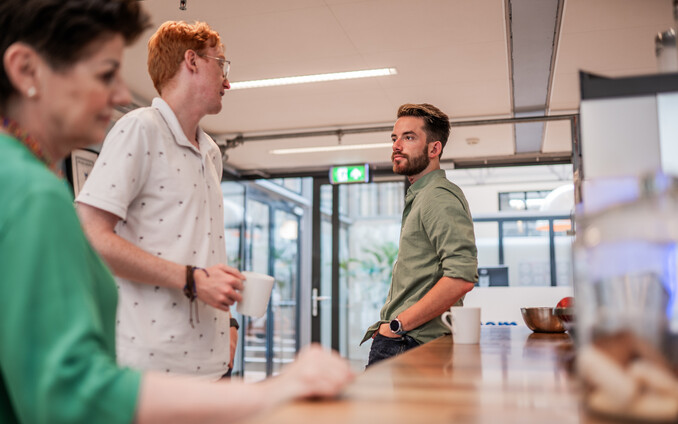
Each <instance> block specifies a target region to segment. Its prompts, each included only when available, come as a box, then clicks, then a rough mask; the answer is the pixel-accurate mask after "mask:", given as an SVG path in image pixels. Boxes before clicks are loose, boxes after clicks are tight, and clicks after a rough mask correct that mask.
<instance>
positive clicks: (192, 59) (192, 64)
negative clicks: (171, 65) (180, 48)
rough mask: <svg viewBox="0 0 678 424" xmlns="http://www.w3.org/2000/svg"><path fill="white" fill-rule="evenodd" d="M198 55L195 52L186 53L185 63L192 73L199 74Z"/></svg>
mask: <svg viewBox="0 0 678 424" xmlns="http://www.w3.org/2000/svg"><path fill="white" fill-rule="evenodd" d="M197 62H198V54H197V53H196V52H195V51H193V50H190V49H189V50H186V51H185V52H184V63H185V65H186V68H187V69H188V70H189V71H190V72H191V73H195V72H198V63H197Z"/></svg>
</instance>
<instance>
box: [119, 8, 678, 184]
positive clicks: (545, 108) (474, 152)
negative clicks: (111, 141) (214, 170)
mask: <svg viewBox="0 0 678 424" xmlns="http://www.w3.org/2000/svg"><path fill="white" fill-rule="evenodd" d="M544 1H546V0H418V1H413V0H224V1H217V0H187V5H188V9H187V10H185V11H182V10H179V0H145V1H143V5H144V7H145V8H146V10H148V11H149V12H150V13H151V15H152V20H153V24H154V26H155V27H157V26H158V25H159V24H161V23H162V22H164V21H166V20H185V21H188V22H192V21H195V20H202V21H206V22H208V23H209V24H210V26H212V28H214V29H215V30H217V31H218V32H219V33H220V35H221V38H222V41H223V42H224V44H225V46H226V56H227V58H228V59H230V60H231V62H232V67H231V74H230V79H231V81H245V80H252V79H262V78H273V77H284V76H294V75H306V74H316V73H329V72H340V71H352V70H360V69H371V68H385V67H393V68H396V69H397V71H398V74H397V75H394V76H387V77H377V78H366V79H359V80H347V81H337V82H322V83H313V84H304V85H293V86H284V87H270V88H255V89H246V90H233V91H229V92H227V93H226V95H225V96H224V99H223V110H222V111H221V113H220V114H218V115H214V116H208V117H205V118H204V119H203V121H202V126H203V128H204V129H205V130H206V131H208V132H209V133H210V134H212V135H213V136H215V139H216V140H217V142H218V143H220V144H225V141H226V140H227V139H233V138H235V137H236V136H237V135H242V136H243V137H244V139H245V142H244V144H242V145H239V146H237V147H235V148H231V149H228V150H227V156H228V158H227V165H228V166H229V167H230V168H233V169H235V170H238V171H240V172H241V173H243V174H247V173H250V172H251V171H253V170H258V171H263V172H270V173H284V172H294V171H298V170H304V169H305V170H312V169H322V168H327V167H328V166H330V165H333V164H347V163H364V162H369V163H371V164H373V165H374V166H377V167H378V166H386V164H387V163H388V162H389V158H390V147H382V148H378V149H371V150H354V151H345V152H343V153H338V152H329V153H306V154H296V155H284V156H282V155H272V154H270V153H269V151H270V150H272V149H280V148H287V147H308V146H319V145H336V144H337V143H338V137H336V136H335V135H329V136H306V135H310V134H309V133H313V132H316V131H320V130H338V129H342V130H347V132H350V130H351V129H355V128H372V127H390V126H391V125H392V124H393V122H394V121H395V113H396V110H397V108H398V106H399V105H400V104H402V103H422V102H427V103H432V104H434V105H436V106H438V107H440V108H441V109H442V110H443V111H445V112H446V113H448V114H449V115H450V117H451V118H452V120H453V121H464V122H465V121H472V120H479V119H493V120H494V119H506V118H514V117H516V114H515V113H514V110H513V107H514V106H513V105H514V99H515V98H516V97H515V95H516V94H525V90H531V89H534V90H541V92H543V93H547V94H545V96H546V98H545V99H544V100H545V101H544V105H542V110H541V112H540V113H539V111H537V112H538V113H536V114H533V115H534V116H538V115H542V116H543V115H544V114H546V115H568V114H574V113H577V112H578V108H579V87H578V81H579V76H578V72H579V70H585V71H588V72H593V73H597V74H602V75H606V76H612V77H617V76H628V75H640V74H649V73H655V72H657V65H656V63H657V61H656V58H655V45H654V44H655V43H654V37H655V35H656V34H657V33H658V32H661V31H665V30H667V29H669V28H670V27H672V26H673V25H674V21H673V14H672V13H673V8H672V1H671V0H561V1H559V0H550V1H551V2H552V3H553V5H554V6H553V7H554V9H553V10H554V11H555V10H556V9H558V10H559V13H558V14H557V15H556V14H555V12H553V11H551V12H549V13H551V14H552V15H556V16H555V18H554V19H553V21H552V23H550V26H549V25H546V26H544V25H541V24H543V22H539V21H538V20H539V19H542V18H540V17H539V15H538V13H540V12H539V11H538V10H536V9H535V7H534V5H537V4H539V5H540V6H541V4H542V3H534V2H544ZM530 2H533V3H532V4H530ZM519 6H520V7H519ZM526 10H527V11H530V12H529V13H535V14H537V15H535V16H534V17H533V16H531V15H530V14H529V13H528V12H526ZM512 13H513V14H514V16H512ZM518 14H520V16H518ZM519 18H520V19H519ZM548 19H551V18H548ZM549 22H550V21H549ZM530 23H539V24H540V26H541V27H546V29H547V30H548V29H549V28H553V30H552V31H551V34H550V35H551V38H552V39H553V40H555V41H551V38H549V40H548V41H547V42H546V43H544V42H543V40H541V37H543V36H542V35H541V34H540V33H537V32H536V31H537V30H536V29H533V28H532V26H531V25H530ZM152 32H153V31H152V30H151V31H149V32H148V33H146V34H144V36H143V37H142V39H141V40H140V41H139V42H138V43H137V44H136V45H134V46H133V47H132V48H130V49H128V51H127V52H126V58H125V64H124V65H123V75H124V77H125V79H126V80H127V82H128V84H129V86H130V88H131V90H132V91H133V93H134V95H135V98H136V99H137V103H138V104H140V105H146V104H149V103H150V100H151V99H152V98H153V97H154V96H155V95H156V93H155V91H154V89H153V86H152V84H151V81H150V78H149V77H148V75H147V73H146V41H147V40H148V38H149V37H150V35H151V34H152ZM512 39H514V40H519V41H513V43H518V42H520V43H521V44H520V45H519V46H518V45H516V46H513V45H512V44H513V43H512V41H511V40H512ZM540 40H541V41H542V42H541V43H539V42H538V41H540ZM544 44H548V46H547V47H548V48H547V49H544V47H543V45H544ZM530 49H532V50H530ZM525 51H527V52H528V53H530V54H532V53H534V52H536V53H538V54H539V55H542V56H541V57H544V55H547V56H546V57H547V59H548V60H547V61H546V63H547V65H549V64H550V66H547V70H546V71H547V74H546V75H547V78H544V81H543V82H539V81H540V80H539V79H538V78H534V81H535V83H534V84H532V85H530V84H529V83H528V84H517V83H516V84H515V87H514V84H513V81H514V76H515V80H516V81H518V80H519V78H518V76H519V75H518V74H516V75H514V71H515V72H520V73H521V74H520V76H521V78H522V80H523V81H524V80H525V76H526V75H527V76H528V80H527V81H528V82H529V81H530V79H529V78H530V76H529V74H524V72H529V71H530V67H531V65H532V63H531V62H530V60H528V59H522V57H530V55H525V54H524V53H521V56H520V58H519V56H518V52H525ZM553 52H555V54H554V55H552V53H553ZM519 59H520V61H521V62H520V63H518V62H519ZM526 70H527V71H526ZM545 84H546V87H545V86H544V85H545ZM516 87H517V88H516ZM514 90H520V92H519V93H514ZM527 94H529V93H527ZM540 128H541V127H540ZM539 131H540V133H541V136H542V138H541V142H540V143H539V144H540V147H538V148H537V149H538V151H534V152H528V153H527V154H526V153H523V152H522V151H521V153H520V154H518V155H517V156H529V157H533V158H535V157H542V158H547V157H549V155H552V156H567V155H568V154H569V152H570V151H571V147H570V143H571V138H570V122H569V121H551V122H548V123H547V124H546V125H545V129H544V130H543V131H542V130H541V129H540V130H539ZM285 133H303V135H304V136H298V137H295V138H279V139H274V140H266V141H258V140H248V137H253V136H260V135H271V134H285ZM515 134H516V131H515V129H514V125H513V124H501V125H485V126H462V127H455V128H453V135H452V137H451V138H450V141H449V142H448V146H447V147H446V149H445V152H444V155H443V159H445V160H447V161H452V162H458V163H461V162H463V160H464V159H473V160H477V159H480V160H483V159H490V160H491V159H492V158H506V157H511V156H514V157H516V150H517V149H516V146H517V144H519V143H520V140H516V137H515ZM468 138H478V139H479V142H478V143H477V144H469V143H467V141H466V140H467V139H468ZM389 141H390V131H378V132H369V133H361V134H350V133H349V134H345V135H343V137H341V144H364V143H383V142H386V143H388V142H389ZM539 144H538V145H539ZM519 150H520V149H519ZM449 166H452V165H451V164H450V165H449Z"/></svg>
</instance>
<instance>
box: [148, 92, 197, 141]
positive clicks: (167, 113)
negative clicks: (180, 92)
mask: <svg viewBox="0 0 678 424" xmlns="http://www.w3.org/2000/svg"><path fill="white" fill-rule="evenodd" d="M151 106H153V107H154V108H156V109H158V111H159V112H160V115H162V117H163V118H164V119H165V122H167V126H168V127H169V129H170V132H171V133H172V135H173V136H174V140H175V141H176V142H177V144H179V145H180V146H185V147H189V148H191V149H193V150H195V151H198V149H196V148H195V146H194V145H193V143H191V142H190V141H188V138H186V135H185V134H184V130H183V128H181V124H180V123H179V120H178V119H177V115H176V114H175V113H174V111H173V110H172V108H171V107H170V105H169V104H167V102H166V101H165V100H163V99H162V98H160V97H155V98H154V99H153V102H152V103H151ZM197 135H198V137H197V139H198V145H199V146H200V151H204V150H205V148H204V146H205V143H206V141H207V138H206V134H205V133H204V131H203V130H202V129H201V128H200V127H198V134H197Z"/></svg>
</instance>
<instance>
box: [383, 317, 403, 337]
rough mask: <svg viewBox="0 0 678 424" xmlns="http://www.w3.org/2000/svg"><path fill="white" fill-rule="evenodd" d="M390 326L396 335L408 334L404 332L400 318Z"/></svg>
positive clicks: (389, 324) (393, 320) (394, 320)
mask: <svg viewBox="0 0 678 424" xmlns="http://www.w3.org/2000/svg"><path fill="white" fill-rule="evenodd" d="M388 326H389V328H390V329H391V333H393V334H395V335H398V336H402V335H403V334H405V333H407V331H405V330H403V323H402V322H400V320H399V319H398V318H395V319H392V320H391V322H389V323H388Z"/></svg>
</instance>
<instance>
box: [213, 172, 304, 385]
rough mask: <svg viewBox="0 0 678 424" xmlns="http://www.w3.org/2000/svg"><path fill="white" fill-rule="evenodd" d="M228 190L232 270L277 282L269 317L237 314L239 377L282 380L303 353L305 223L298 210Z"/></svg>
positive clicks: (246, 190)
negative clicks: (301, 302)
mask: <svg viewBox="0 0 678 424" xmlns="http://www.w3.org/2000/svg"><path fill="white" fill-rule="evenodd" d="M222 190H223V191H224V197H225V200H224V210H225V220H226V244H227V252H228V255H229V265H231V266H236V267H238V268H239V269H240V270H243V271H244V270H247V271H254V272H259V273H263V274H268V275H271V276H273V277H274V278H275V284H274V286H273V290H272V293H271V300H270V302H269V305H268V309H267V311H266V314H265V315H264V316H263V317H259V318H251V317H248V316H241V315H240V314H238V313H237V311H236V310H235V308H233V309H232V314H233V316H234V317H235V318H236V319H237V320H238V322H239V323H240V331H239V334H240V339H239V342H238V351H237V353H236V359H235V366H234V375H241V376H243V377H244V379H245V380H246V381H258V380H262V379H264V378H265V377H267V376H270V375H274V374H277V373H278V372H279V371H280V368H281V366H282V365H284V364H285V363H288V362H291V361H292V360H293V358H294V355H295V353H296V350H297V348H298V344H299V340H298V326H299V322H298V321H299V320H298V319H297V316H298V301H297V299H298V297H299V268H300V266H299V256H300V255H299V222H300V217H299V216H298V215H297V214H296V213H295V208H294V205H291V204H288V203H286V202H284V201H280V200H276V199H275V198H273V197H271V196H268V195H267V194H266V193H264V192H260V191H258V190H256V189H253V188H252V187H250V186H248V185H241V184H239V183H223V184H222ZM236 252H237V254H236ZM241 264H242V266H240V265H241Z"/></svg>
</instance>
